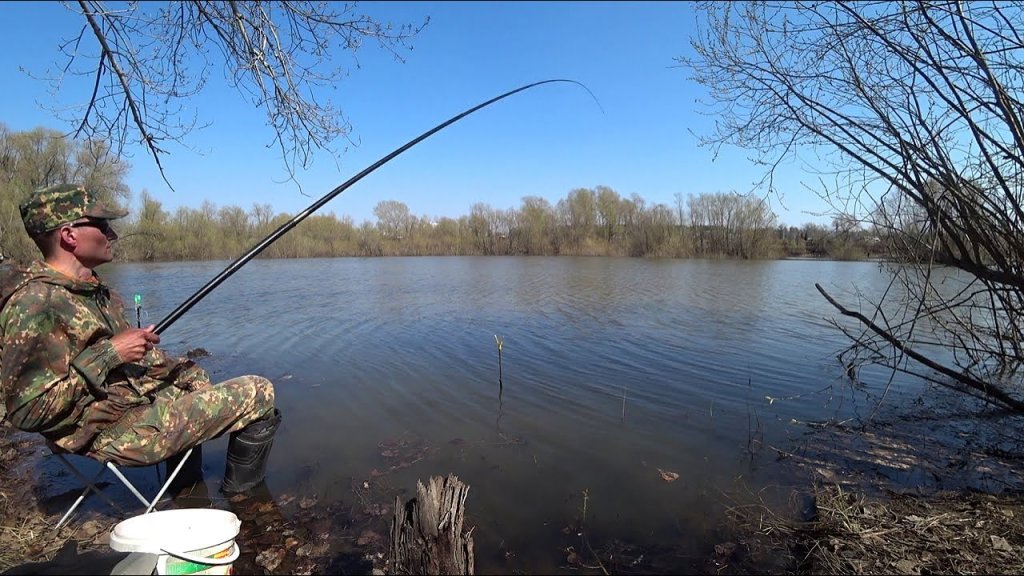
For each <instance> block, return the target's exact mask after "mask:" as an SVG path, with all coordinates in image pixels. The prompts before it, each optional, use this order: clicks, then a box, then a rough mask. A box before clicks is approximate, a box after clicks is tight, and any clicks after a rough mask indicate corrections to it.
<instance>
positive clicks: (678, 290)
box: [100, 257, 919, 573]
mask: <svg viewBox="0 0 1024 576" xmlns="http://www.w3.org/2000/svg"><path fill="white" fill-rule="evenodd" d="M225 265H226V263H225V262H196V263H164V264H116V265H107V266H105V267H103V268H101V270H100V272H101V274H102V275H103V277H104V278H105V280H106V281H107V282H108V283H110V284H111V285H113V286H115V287H116V288H118V289H119V290H121V292H122V293H124V294H125V296H126V299H127V300H129V301H131V298H132V296H133V295H134V294H135V293H138V294H140V295H141V296H142V304H143V309H142V312H143V316H144V318H143V323H144V324H145V323H146V322H149V323H156V322H157V321H158V320H160V319H161V318H162V317H163V316H164V315H166V314H168V313H169V312H170V311H171V310H172V309H173V308H174V307H175V306H176V305H177V304H179V303H180V302H181V301H183V300H184V299H186V298H187V297H188V296H189V295H191V294H192V293H193V292H194V291H195V290H196V289H198V288H199V287H200V286H201V285H202V284H203V283H205V282H206V281H207V280H209V279H210V278H212V277H213V276H214V275H215V274H217V273H218V272H219V271H220V270H221V269H222V268H223V267H224V266H225ZM887 280H888V276H887V275H886V274H885V273H884V271H882V270H881V269H880V268H879V266H878V264H875V263H841V262H820V261H759V262H743V261H702V260H641V259H619V258H569V257H556V258H514V257H504V258H475V257H446V258H445V257H441V258H433V257H429V258H427V257H424V258H372V259H359V258H338V259H313V260H258V261H254V262H252V263H250V264H249V265H247V266H246V267H244V268H243V269H242V270H241V271H239V272H238V273H237V274H236V275H235V276H233V277H232V278H230V279H229V280H228V281H227V282H225V283H224V284H223V285H222V286H221V287H220V288H218V289H217V290H216V291H214V292H213V293H212V294H211V295H210V296H208V297H207V298H206V299H205V300H203V301H202V302H201V303H200V304H198V305H197V306H196V307H195V308H194V309H193V310H192V311H191V312H189V313H188V314H186V315H185V316H184V317H182V318H181V319H180V320H179V321H178V322H177V323H176V324H174V325H172V326H171V327H170V328H169V329H168V330H167V331H165V332H164V334H163V342H162V345H163V346H164V348H166V349H167V350H168V351H170V352H172V353H177V354H183V353H184V352H185V351H186V350H189V349H193V348H197V347H202V348H204V349H205V350H208V351H209V352H210V353H211V356H210V357H208V358H206V359H204V360H202V363H203V364H204V365H205V366H206V367H207V368H208V369H209V370H210V371H211V373H212V375H213V377H214V379H215V380H218V379H227V378H229V377H232V376H235V375H239V374H250V373H255V374H262V375H264V376H266V377H268V378H270V379H271V380H272V381H274V383H275V386H276V389H277V399H278V405H279V407H280V408H281V410H282V412H283V414H284V417H285V424H284V426H283V427H282V429H281V431H280V433H279V436H278V439H277V441H276V444H275V447H274V453H273V457H272V460H271V466H270V474H269V479H268V483H269V485H270V487H271V488H272V489H273V490H274V491H275V492H279V493H284V492H300V493H309V494H315V495H316V497H317V498H318V500H319V502H320V503H321V504H326V503H331V502H352V501H353V499H354V493H353V487H354V486H356V487H358V486H370V487H372V488H377V489H379V490H380V491H381V493H385V492H389V491H390V492H389V493H390V494H391V498H394V492H395V491H398V490H403V489H406V490H409V491H410V492H408V493H406V495H405V497H409V496H411V495H412V494H413V492H411V491H412V490H413V489H414V487H415V483H416V480H417V479H421V480H426V479H427V478H428V477H430V476H432V475H437V474H448V473H454V474H456V475H457V476H458V477H459V478H460V479H461V480H462V481H464V482H466V483H467V484H469V486H470V492H469V499H468V502H467V509H468V514H469V517H468V518H467V521H468V522H469V524H471V525H474V526H476V529H475V532H474V538H475V540H476V546H477V569H478V572H480V573H487V572H507V571H510V570H525V571H529V572H546V571H550V570H558V569H559V567H560V566H562V565H563V564H564V560H565V557H566V552H565V542H567V541H571V540H572V538H574V537H575V534H572V532H574V531H577V530H578V528H579V527H580V526H581V525H582V526H583V527H584V528H585V529H586V531H587V534H588V538H589V539H590V541H591V542H596V541H600V542H607V541H609V540H610V539H617V540H620V541H623V542H641V543H644V544H646V545H665V546H674V547H677V548H680V547H681V548H682V550H683V552H682V554H681V556H680V558H679V567H680V569H682V568H685V567H686V566H688V565H689V564H687V563H688V562H689V561H690V559H688V558H687V557H686V556H687V550H689V551H690V552H692V555H693V559H695V558H697V557H698V556H699V555H700V554H701V553H702V552H701V551H702V550H703V551H706V550H707V545H708V543H714V538H715V537H716V536H715V534H714V533H713V530H714V527H715V526H716V525H717V524H718V523H719V522H720V520H721V514H722V508H723V500H722V492H723V491H728V490H730V489H731V488H732V487H734V486H736V484H737V482H738V481H742V482H743V483H744V485H747V486H749V487H751V488H752V490H754V491H756V490H757V489H758V488H759V487H762V486H769V485H775V484H779V483H786V482H790V481H794V479H793V478H788V477H786V476H785V474H786V473H785V472H784V471H782V469H781V468H779V467H777V466H772V465H771V461H772V458H771V457H770V456H771V454H767V456H766V455H765V452H766V451H765V450H764V446H765V445H773V446H780V447H781V446H785V445H786V443H787V441H789V440H790V439H792V438H794V437H798V436H800V435H801V434H803V433H804V432H805V431H806V425H805V424H804V423H806V422H808V421H816V420H823V419H826V418H846V417H849V416H851V415H857V414H858V413H860V412H863V411H869V410H870V408H871V406H869V405H867V404H866V403H865V402H864V401H863V400H861V399H860V397H859V396H858V394H859V393H860V392H866V393H869V394H870V393H873V392H874V393H877V392H878V391H879V390H880V389H881V388H882V387H884V386H885V384H886V380H887V378H888V376H889V375H888V374H877V375H873V374H871V373H866V374H863V375H862V377H861V378H862V380H863V384H862V385H861V386H860V387H859V388H858V390H859V391H860V392H854V390H853V388H852V387H851V386H849V382H848V381H847V380H846V376H845V372H844V370H843V368H842V366H841V365H840V363H839V362H838V361H837V359H836V353H837V352H839V351H840V350H841V349H842V348H843V347H844V346H845V344H846V341H845V339H844V337H843V335H842V334H841V333H839V331H838V330H837V329H836V328H835V327H833V326H831V325H830V324H829V319H831V318H833V317H835V316H836V313H835V311H834V309H833V308H832V307H831V306H830V305H829V304H828V303H827V302H826V301H825V300H824V299H823V298H822V297H821V296H820V294H818V292H817V291H816V290H815V288H814V283H815V282H818V283H821V284H822V285H823V286H824V287H825V288H826V289H827V290H829V291H830V293H832V294H833V296H836V297H837V298H839V299H840V300H841V301H843V302H844V303H845V304H847V305H849V306H851V307H854V308H856V306H857V302H858V300H857V299H856V297H855V296H854V293H855V290H856V289H859V290H861V291H863V292H865V293H867V294H869V295H870V294H877V293H880V292H881V291H883V290H884V289H885V287H886V283H887ZM130 316H132V317H134V311H131V314H130ZM496 336H497V337H498V338H499V339H501V341H502V342H503V345H502V350H501V363H500V383H499V354H498V347H497V344H496V339H495V337H496ZM917 393H919V388H918V387H917V386H916V385H913V384H911V383H901V382H900V381H898V380H897V382H896V387H895V390H894V391H893V392H890V394H896V395H899V394H908V395H909V394H917ZM752 439H756V440H757V441H758V442H753V443H752V442H751V440H752ZM225 446H226V441H225V440H224V439H219V440H216V441H214V442H212V443H210V445H208V448H207V450H206V455H205V456H206V462H207V466H208V468H209V469H210V470H213V471H215V472H216V474H213V475H218V478H217V480H219V474H220V471H221V469H222V468H221V466H222V464H221V463H222V462H223V452H224V450H225ZM661 471H664V472H671V473H675V474H678V479H676V480H675V481H672V482H667V481H666V480H664V479H663V478H662V474H661ZM364 482H365V483H366V484H364ZM584 508H585V512H586V514H585V516H584ZM567 533H569V534H568V535H567ZM577 543H578V540H577Z"/></svg>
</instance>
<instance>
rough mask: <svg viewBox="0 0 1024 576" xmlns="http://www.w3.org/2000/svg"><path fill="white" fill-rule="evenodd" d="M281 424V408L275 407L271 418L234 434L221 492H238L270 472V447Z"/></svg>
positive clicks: (229, 445) (253, 485)
mask: <svg viewBox="0 0 1024 576" xmlns="http://www.w3.org/2000/svg"><path fill="white" fill-rule="evenodd" d="M280 425H281V412H280V411H278V410H277V409H276V408H275V409H274V414H273V415H272V416H270V417H269V418H264V419H263V420H257V421H256V422H253V423H252V424H250V425H248V426H246V427H245V428H243V429H242V430H239V431H238V432H233V433H232V434H231V437H230V439H229V440H228V457H227V463H226V464H225V466H224V482H223V483H222V484H221V486H220V491H221V492H224V493H225V494H237V493H238V492H244V491H246V490H249V489H251V488H254V487H256V486H257V485H258V484H259V483H260V482H262V481H263V477H264V476H266V473H267V458H268V457H269V456H270V448H271V447H272V446H273V445H274V432H276V431H277V428H278V427H279V426H280Z"/></svg>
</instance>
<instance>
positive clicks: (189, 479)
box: [164, 444, 203, 497]
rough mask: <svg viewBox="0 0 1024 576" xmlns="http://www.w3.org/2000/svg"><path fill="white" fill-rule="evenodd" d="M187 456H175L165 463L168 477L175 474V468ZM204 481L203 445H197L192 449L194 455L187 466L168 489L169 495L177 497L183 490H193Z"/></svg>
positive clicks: (186, 462) (185, 465)
mask: <svg viewBox="0 0 1024 576" xmlns="http://www.w3.org/2000/svg"><path fill="white" fill-rule="evenodd" d="M184 456H185V454H184V453H181V454H175V455H174V456H171V457H170V458H168V459H167V460H165V461H164V466H165V468H164V471H165V473H166V475H167V476H170V475H171V473H172V472H174V468H175V467H176V466H177V465H178V462H181V459H182V457H184ZM202 481H203V445H202V444H197V445H196V446H195V447H194V448H192V455H191V456H190V457H189V459H188V460H186V461H185V464H184V465H183V466H182V467H181V470H179V471H178V475H177V476H175V477H174V481H173V482H171V485H170V486H168V487H167V494H168V495H169V496H172V497H173V496H177V495H178V494H180V493H181V492H182V491H183V490H187V489H189V488H192V487H193V486H195V485H196V484H198V483H200V482H202Z"/></svg>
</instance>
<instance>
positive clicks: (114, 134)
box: [53, 0, 426, 184]
mask: <svg viewBox="0 0 1024 576" xmlns="http://www.w3.org/2000/svg"><path fill="white" fill-rule="evenodd" d="M64 5H65V6H66V7H67V8H68V9H69V10H71V11H74V12H76V13H78V14H80V15H81V17H82V19H83V24H82V27H81V28H80V29H79V30H78V32H77V34H74V35H73V36H71V37H70V38H68V39H66V40H64V41H63V43H62V45H61V51H62V53H63V55H64V56H65V57H66V61H65V63H64V65H63V67H62V73H61V74H59V75H57V76H56V77H54V78H53V82H54V88H55V90H58V89H59V88H60V86H61V83H62V81H63V80H64V79H65V77H67V76H69V75H82V76H86V77H87V78H89V79H90V84H91V86H92V90H91V93H89V94H86V95H83V96H84V98H82V100H81V101H80V102H81V104H80V105H76V106H74V107H72V108H71V109H70V110H69V111H62V112H64V113H62V114H61V116H62V117H63V118H64V119H65V120H67V121H69V122H71V123H72V124H73V125H74V126H75V127H76V128H75V130H74V135H75V137H76V138H78V137H84V138H85V139H88V140H96V141H102V142H109V143H110V145H111V147H112V148H113V149H114V150H115V151H116V152H117V153H118V154H121V153H122V152H123V150H124V148H125V146H126V145H129V144H132V143H139V144H140V145H141V146H142V147H143V148H144V149H145V150H147V151H148V153H149V155H150V156H151V157H152V158H153V160H154V162H156V164H157V166H158V167H159V168H160V172H161V174H162V175H163V177H164V179H165V181H166V180H167V175H166V174H165V173H164V168H163V164H162V162H161V158H163V157H164V155H165V154H166V153H167V149H166V147H165V146H166V145H167V143H169V142H174V143H178V144H182V145H184V144H185V142H184V140H185V137H186V136H187V135H188V134H189V133H190V132H191V131H192V130H193V129H195V128H197V127H199V126H201V125H202V123H203V122H204V121H203V120H202V119H201V118H200V117H199V116H198V115H197V114H196V113H195V112H194V109H193V108H192V107H191V106H190V105H189V99H190V98H192V97H193V96H195V95H197V94H198V93H200V92H201V91H202V90H203V89H204V87H205V86H206V85H207V82H208V81H210V80H211V78H210V77H211V74H213V75H214V76H216V75H218V74H223V77H224V80H225V81H226V82H227V83H228V84H229V85H230V86H232V87H234V88H235V89H237V90H238V93H239V95H240V96H241V97H242V98H243V99H245V100H247V101H248V102H249V104H251V105H252V106H254V107H256V108H259V109H261V110H263V111H264V112H265V114H266V123H267V125H268V126H269V127H270V129H271V130H272V131H273V137H272V139H271V142H270V145H271V146H274V147H276V148H277V149H278V150H279V151H280V154H281V158H282V160H283V162H284V166H285V168H286V170H287V172H288V175H289V177H290V178H292V179H294V177H295V171H296V169H297V168H298V167H306V166H308V164H309V162H310V160H311V156H312V154H313V152H314V151H316V150H319V149H325V150H329V151H331V152H332V153H333V152H334V151H335V150H334V148H333V147H332V142H334V141H335V140H336V139H337V138H338V137H347V136H348V134H349V133H350V129H351V126H350V124H349V122H348V120H347V118H346V117H345V116H344V114H343V113H342V111H341V110H340V109H338V108H336V107H335V105H333V104H332V103H331V102H330V100H328V99H326V98H324V97H323V93H324V92H325V91H326V90H328V89H330V90H334V89H336V88H337V86H338V84H339V83H340V81H341V80H342V79H343V78H344V77H345V76H346V75H347V73H348V70H347V69H346V68H345V67H344V66H343V65H340V64H339V62H340V61H341V58H340V57H341V55H342V54H348V55H350V56H351V62H352V66H354V67H358V66H359V61H358V60H357V59H356V58H355V53H356V51H357V50H358V49H359V48H360V47H361V46H362V45H363V43H364V42H366V41H374V42H376V43H377V44H378V45H379V46H380V47H381V48H382V49H384V50H387V51H389V52H391V53H392V54H393V55H394V56H395V57H396V58H398V59H401V53H400V50H401V49H404V48H408V42H409V41H410V39H411V38H412V37H413V36H415V35H416V34H417V33H418V32H419V31H420V30H421V29H422V27H423V26H425V25H426V22H424V23H423V24H421V25H417V26H412V25H407V24H405V25H401V26H397V27H395V26H393V25H391V24H389V23H382V22H379V21H378V20H376V19H374V18H372V17H371V16H368V15H366V14H363V13H360V11H359V10H358V6H357V4H356V3H354V2H353V3H334V2H314V1H288V2H284V1H281V2H262V1H251V2H245V1H236V0H229V1H218V2H215V1H202V0H193V1H184V2H102V1H87V0H77V1H74V2H71V1H68V2H65V3H64ZM346 62H348V60H346ZM219 70H223V71H222V72H219ZM168 184H169V182H168Z"/></svg>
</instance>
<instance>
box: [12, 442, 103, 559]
mask: <svg viewBox="0 0 1024 576" xmlns="http://www.w3.org/2000/svg"><path fill="white" fill-rule="evenodd" d="M41 447H42V442H40V441H38V440H37V439H35V438H34V437H33V436H32V435H30V434H25V433H22V432H18V431H16V430H13V429H12V428H10V427H8V426H0V486H2V488H0V571H6V570H9V569H11V568H13V567H15V566H19V565H21V564H24V563H26V562H43V561H48V560H52V559H53V558H54V556H56V554H57V552H58V551H59V550H61V549H62V548H64V547H65V545H67V544H68V543H69V542H70V541H72V540H74V541H75V542H76V543H77V546H78V549H79V550H90V549H97V550H100V549H105V548H106V539H105V537H106V534H107V532H109V530H110V528H111V527H112V526H113V524H114V522H115V521H114V520H113V519H104V518H102V517H97V518H90V519H88V520H85V521H84V522H82V521H79V522H73V523H71V525H69V526H66V527H64V528H61V530H60V531H55V530H54V529H53V526H54V524H56V522H57V519H58V518H59V516H52V515H47V514H44V513H42V512H41V509H40V506H39V503H38V501H37V500H36V497H35V494H34V493H33V491H32V490H31V489H26V488H27V487H31V486H32V478H31V477H30V472H31V469H32V465H33V462H34V460H33V459H34V458H37V457H38V454H39V451H40V448H41Z"/></svg>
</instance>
